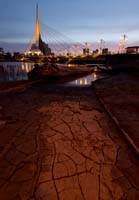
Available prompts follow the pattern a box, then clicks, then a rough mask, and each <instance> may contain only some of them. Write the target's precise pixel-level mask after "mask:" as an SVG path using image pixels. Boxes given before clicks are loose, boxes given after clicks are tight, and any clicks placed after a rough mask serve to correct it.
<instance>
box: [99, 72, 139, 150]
mask: <svg viewBox="0 0 139 200" xmlns="http://www.w3.org/2000/svg"><path fill="white" fill-rule="evenodd" d="M95 88H96V92H97V94H98V96H99V97H100V98H101V99H102V100H103V102H104V104H106V106H107V107H108V109H109V110H110V112H111V113H112V114H113V116H114V117H116V119H117V120H118V122H119V124H120V126H121V127H122V128H123V129H124V130H125V131H126V132H127V134H128V135H129V137H130V138H131V139H132V140H133V142H134V143H135V145H136V146H137V148H138V149H139V75H137V74H121V75H118V76H114V77H111V78H108V79H105V80H101V81H97V82H96V84H95Z"/></svg>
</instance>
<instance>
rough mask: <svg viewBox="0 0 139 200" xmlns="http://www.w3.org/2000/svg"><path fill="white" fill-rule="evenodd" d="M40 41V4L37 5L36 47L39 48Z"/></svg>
mask: <svg viewBox="0 0 139 200" xmlns="http://www.w3.org/2000/svg"><path fill="white" fill-rule="evenodd" d="M39 41H40V22H39V11H38V4H37V6H36V26H35V44H36V47H37V48H39Z"/></svg>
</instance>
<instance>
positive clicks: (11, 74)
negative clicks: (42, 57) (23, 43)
mask: <svg viewBox="0 0 139 200" xmlns="http://www.w3.org/2000/svg"><path fill="white" fill-rule="evenodd" d="M32 69H33V63H20V62H19V63H17V62H0V81H20V80H28V77H27V73H28V72H29V71H31V70H32Z"/></svg>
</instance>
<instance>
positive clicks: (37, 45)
mask: <svg viewBox="0 0 139 200" xmlns="http://www.w3.org/2000/svg"><path fill="white" fill-rule="evenodd" d="M28 53H29V54H38V55H39V54H43V55H50V54H51V49H50V48H49V47H48V44H46V43H45V42H43V41H42V39H41V33H40V21H39V12H38V4H37V6H36V24H35V37H34V39H33V43H32V44H31V48H30V50H29V51H28V52H27V54H28Z"/></svg>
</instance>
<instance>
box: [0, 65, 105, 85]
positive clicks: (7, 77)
mask: <svg viewBox="0 0 139 200" xmlns="http://www.w3.org/2000/svg"><path fill="white" fill-rule="evenodd" d="M33 66H34V64H33V63H22V62H0V81H21V80H28V76H27V73H28V72H29V71H31V70H32V69H33ZM102 77H104V75H102V74H100V73H99V72H97V68H96V70H95V71H94V72H93V73H92V74H91V75H88V76H85V77H81V78H78V79H76V80H72V81H68V82H67V83H65V82H64V85H66V86H69V85H70V86H86V85H90V84H91V82H92V81H95V80H97V79H100V78H102Z"/></svg>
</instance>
